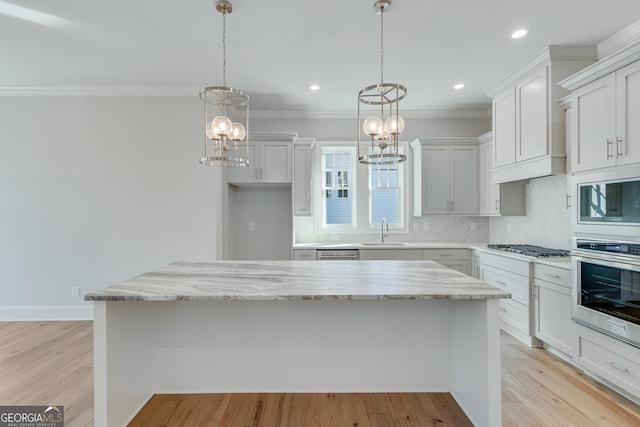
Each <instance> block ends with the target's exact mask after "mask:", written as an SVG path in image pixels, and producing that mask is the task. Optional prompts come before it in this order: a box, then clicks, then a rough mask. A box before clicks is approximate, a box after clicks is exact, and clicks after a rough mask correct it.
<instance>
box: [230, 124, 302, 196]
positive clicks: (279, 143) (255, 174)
mask: <svg viewBox="0 0 640 427" xmlns="http://www.w3.org/2000/svg"><path fill="white" fill-rule="evenodd" d="M294 137H295V135H294V134H292V135H291V139H289V138H288V137H287V135H279V134H278V136H277V137H276V136H275V135H274V139H273V140H271V138H270V136H256V137H253V136H252V138H251V139H250V141H249V162H250V164H249V166H246V167H242V168H229V169H228V171H227V182H228V183H229V184H234V185H248V184H291V169H292V159H291V152H292V143H293V139H294Z"/></svg>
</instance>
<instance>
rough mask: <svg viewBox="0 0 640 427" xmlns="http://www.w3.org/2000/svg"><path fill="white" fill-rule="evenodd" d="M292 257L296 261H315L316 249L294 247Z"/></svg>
mask: <svg viewBox="0 0 640 427" xmlns="http://www.w3.org/2000/svg"><path fill="white" fill-rule="evenodd" d="M293 259H294V260H296V261H315V259H316V250H315V249H294V250H293Z"/></svg>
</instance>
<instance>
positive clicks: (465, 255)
mask: <svg viewBox="0 0 640 427" xmlns="http://www.w3.org/2000/svg"><path fill="white" fill-rule="evenodd" d="M422 259H429V260H431V261H446V260H450V259H459V260H468V259H469V249H423V250H422Z"/></svg>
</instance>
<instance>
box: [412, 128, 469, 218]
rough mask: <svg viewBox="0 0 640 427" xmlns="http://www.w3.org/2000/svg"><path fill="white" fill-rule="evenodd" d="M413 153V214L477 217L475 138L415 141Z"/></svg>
mask: <svg viewBox="0 0 640 427" xmlns="http://www.w3.org/2000/svg"><path fill="white" fill-rule="evenodd" d="M411 145H412V148H413V149H414V151H413V153H414V174H415V180H414V196H415V198H414V210H416V213H418V212H419V213H418V214H419V215H447V214H449V215H474V214H477V213H478V184H477V177H478V145H477V139H476V138H452V139H430V140H419V141H413V142H412V143H411Z"/></svg>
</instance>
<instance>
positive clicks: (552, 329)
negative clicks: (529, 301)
mask: <svg viewBox="0 0 640 427" xmlns="http://www.w3.org/2000/svg"><path fill="white" fill-rule="evenodd" d="M533 301H534V335H535V337H536V338H539V339H540V340H542V341H543V342H544V343H546V344H548V345H549V346H551V347H553V348H555V349H557V350H560V351H562V352H563V353H565V354H566V355H568V356H572V355H573V343H574V341H575V336H576V335H575V334H576V332H575V323H574V322H573V320H572V319H571V309H572V307H571V270H570V269H569V268H560V267H555V266H550V265H545V264H540V263H534V265H533Z"/></svg>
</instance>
